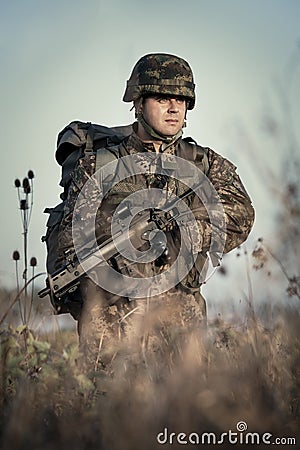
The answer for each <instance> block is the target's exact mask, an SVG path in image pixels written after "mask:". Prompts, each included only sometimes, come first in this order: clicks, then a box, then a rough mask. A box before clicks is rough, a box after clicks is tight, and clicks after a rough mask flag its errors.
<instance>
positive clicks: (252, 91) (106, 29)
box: [0, 0, 300, 285]
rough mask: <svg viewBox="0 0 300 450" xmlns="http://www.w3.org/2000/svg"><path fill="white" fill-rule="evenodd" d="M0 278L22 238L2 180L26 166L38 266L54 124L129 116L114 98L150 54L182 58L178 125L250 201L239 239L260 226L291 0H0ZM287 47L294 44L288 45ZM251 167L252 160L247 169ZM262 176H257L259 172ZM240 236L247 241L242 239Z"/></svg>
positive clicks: (274, 169) (289, 54) (298, 16)
mask: <svg viewBox="0 0 300 450" xmlns="http://www.w3.org/2000/svg"><path fill="white" fill-rule="evenodd" d="M0 5H1V14H0V48H1V100H0V108H1V109H0V124H1V125H0V126H1V145H2V150H1V161H2V162H1V167H2V171H1V255H0V281H1V283H2V285H13V284H14V265H13V262H12V260H11V254H12V251H13V250H15V249H19V250H21V248H22V234H21V233H22V229H21V220H20V214H19V211H18V202H17V196H16V190H15V188H14V179H15V178H16V177H19V178H21V179H22V178H23V177H24V176H25V175H26V173H27V171H28V169H32V170H33V171H34V172H35V174H36V179H35V198H34V211H33V215H32V219H31V225H30V250H29V256H33V255H34V256H36V257H37V258H38V261H39V266H38V270H39V271H43V270H44V267H45V266H44V260H45V251H44V245H43V244H42V243H41V242H40V236H41V235H42V234H44V230H45V222H46V216H45V215H43V209H44V208H45V207H46V206H54V205H55V204H56V203H58V200H59V193H60V188H59V187H58V181H59V177H60V168H59V166H58V165H57V163H56V162H55V159H54V152H55V142H56V137H57V133H58V132H59V131H60V130H61V129H62V128H63V127H64V126H65V125H66V124H67V123H69V122H70V121H72V120H75V119H76V120H83V121H92V122H97V123H101V124H105V125H118V124H126V123H130V122H132V121H133V113H132V112H130V111H129V109H130V105H128V104H125V103H122V100H121V99H122V96H123V92H124V88H125V83H126V80H127V79H128V77H129V75H130V72H131V70H132V67H133V65H134V64H135V62H136V61H137V60H138V59H139V58H140V57H141V56H142V55H144V54H146V53H150V52H166V53H173V54H176V55H179V56H181V57H183V58H185V59H187V60H188V61H189V63H190V65H191V67H192V69H193V71H194V76H195V81H196V85H197V87H196V95H197V102H196V109H195V110H194V111H192V112H190V113H189V115H188V128H187V129H186V131H185V135H191V136H193V138H194V139H196V140H197V141H198V143H199V144H202V145H205V146H210V147H212V148H214V149H215V150H216V151H217V152H218V153H221V154H222V155H223V156H225V157H227V158H229V159H230V160H231V161H232V162H234V164H235V165H236V166H237V167H238V173H239V174H240V176H241V178H242V180H243V182H244V184H245V186H246V188H247V190H248V192H249V194H250V196H251V197H252V198H253V202H254V205H255V208H256V216H257V218H256V224H255V227H254V229H253V232H252V234H251V238H250V239H251V240H252V241H253V242H254V241H255V239H256V238H257V237H259V236H261V235H263V236H265V237H268V236H269V235H270V234H272V221H273V219H274V211H275V210H276V205H275V203H276V200H274V199H272V197H271V196H270V192H269V186H268V185H269V183H270V182H271V179H272V177H276V176H277V175H278V173H279V171H280V167H281V163H280V161H281V159H282V153H281V146H280V145H278V146H277V147H274V145H273V142H272V140H271V139H268V137H266V136H265V135H264V134H263V132H262V123H263V121H262V119H263V115H264V114H265V113H266V112H269V111H272V108H274V110H276V108H279V106H278V102H277V89H278V86H281V87H282V86H283V85H284V83H285V82H287V81H288V83H289V85H288V86H287V88H288V93H289V96H290V98H291V102H292V113H293V117H294V120H295V121H296V122H297V120H298V121H299V116H300V114H299V105H300V83H299V78H300V70H299V66H298V68H297V67H296V64H295V66H294V67H293V78H291V79H289V76H288V74H287V73H288V72H289V70H288V68H289V67H291V66H290V64H291V62H295V61H297V58H298V61H299V47H300V44H299V42H300V28H299V23H300V2H299V1H297V0H211V1H209V2H208V1H206V0H205V1H203V0H185V1H182V0H181V1H178V0H172V1H169V0H159V1H158V0H152V1H151V2H149V1H143V0H128V1H126V2H125V1H121V0H111V1H107V2H106V1H102V0H87V1H85V2H83V1H79V0H59V1H56V0H52V1H50V0H26V1H23V0H16V1H13V2H4V1H3V0H1V2H0ZM297 50H298V54H297ZM258 165H259V170H258ZM265 177H266V178H265ZM252 241H251V242H252Z"/></svg>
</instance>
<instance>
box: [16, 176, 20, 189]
mask: <svg viewBox="0 0 300 450" xmlns="http://www.w3.org/2000/svg"><path fill="white" fill-rule="evenodd" d="M15 187H16V188H19V187H21V181H20V180H19V178H16V179H15Z"/></svg>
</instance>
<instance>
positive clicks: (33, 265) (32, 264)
mask: <svg viewBox="0 0 300 450" xmlns="http://www.w3.org/2000/svg"><path fill="white" fill-rule="evenodd" d="M30 265H31V267H35V266H36V265H37V259H36V258H35V257H34V256H33V257H32V258H31V259H30Z"/></svg>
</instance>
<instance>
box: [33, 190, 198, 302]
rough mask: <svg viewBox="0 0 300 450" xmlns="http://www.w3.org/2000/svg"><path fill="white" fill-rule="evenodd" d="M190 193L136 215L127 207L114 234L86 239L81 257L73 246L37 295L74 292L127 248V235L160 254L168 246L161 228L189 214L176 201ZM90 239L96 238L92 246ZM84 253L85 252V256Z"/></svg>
mask: <svg viewBox="0 0 300 450" xmlns="http://www.w3.org/2000/svg"><path fill="white" fill-rule="evenodd" d="M190 194H191V189H189V190H188V192H186V193H185V194H184V195H182V196H181V197H180V198H179V199H178V198H177V200H176V201H173V202H171V204H170V205H169V207H168V208H164V210H163V211H162V210H156V209H148V210H143V211H142V212H138V213H137V214H135V215H133V214H132V212H133V210H132V209H131V208H129V207H128V206H127V207H124V208H123V209H122V210H120V211H119V213H118V219H117V220H116V221H115V223H116V226H115V229H114V230H113V238H112V237H111V238H109V239H107V240H105V241H104V242H103V243H101V244H100V245H99V246H98V245H96V246H95V239H94V240H92V241H87V243H86V244H85V245H84V246H83V247H82V249H80V250H79V252H77V254H79V255H81V256H80V258H78V256H77V254H76V252H75V250H74V249H71V251H69V253H68V254H67V255H66V263H65V266H64V267H63V268H61V269H59V270H58V271H56V272H55V273H53V274H49V275H48V278H47V281H46V287H45V288H44V289H42V290H41V291H40V292H39V293H38V295H39V297H40V298H43V297H45V296H46V295H50V298H51V300H54V301H55V302H58V303H60V302H63V301H64V298H67V296H68V294H71V293H73V292H74V291H75V290H76V289H77V288H78V286H79V284H80V280H81V279H82V278H83V277H84V276H86V274H87V273H88V272H89V271H91V270H93V269H96V268H98V267H101V266H103V265H104V264H107V261H109V260H111V259H112V258H114V257H117V256H118V255H119V254H120V250H125V252H126V248H127V247H128V239H130V241H131V244H132V246H133V247H134V248H135V249H139V248H141V247H142V246H143V244H145V242H146V241H148V243H149V244H150V246H151V248H152V249H153V251H154V252H156V253H157V257H158V256H159V255H161V254H162V253H163V251H164V250H165V249H166V247H165V246H166V241H165V240H164V239H163V238H162V236H163V237H164V238H165V236H164V234H163V232H162V230H163V229H165V228H166V227H167V225H168V224H170V223H171V222H173V221H176V220H177V219H178V218H179V217H180V218H181V222H185V219H186V220H189V219H188V214H187V213H186V211H185V212H183V213H182V212H180V210H179V209H178V208H177V206H176V204H177V203H178V201H179V200H181V199H183V198H185V197H187V196H188V195H190ZM130 215H131V216H133V219H132V221H131V222H130V226H129V229H128V228H126V227H125V226H124V219H125V218H126V217H127V218H128V216H130ZM89 242H93V245H91V248H90V249H89ZM82 255H84V256H82Z"/></svg>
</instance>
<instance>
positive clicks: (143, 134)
mask: <svg viewBox="0 0 300 450" xmlns="http://www.w3.org/2000/svg"><path fill="white" fill-rule="evenodd" d="M136 134H137V136H138V137H139V138H140V139H141V141H143V142H145V143H147V144H148V143H151V144H153V146H154V149H155V151H156V152H157V153H159V151H160V148H161V145H162V141H160V140H159V139H155V138H154V137H152V136H151V135H150V134H148V133H147V131H146V130H145V129H144V127H143V126H142V124H140V123H138V128H137V131H136Z"/></svg>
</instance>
